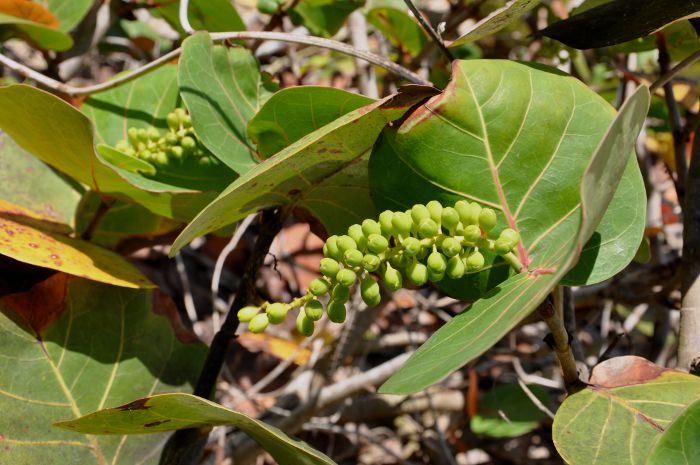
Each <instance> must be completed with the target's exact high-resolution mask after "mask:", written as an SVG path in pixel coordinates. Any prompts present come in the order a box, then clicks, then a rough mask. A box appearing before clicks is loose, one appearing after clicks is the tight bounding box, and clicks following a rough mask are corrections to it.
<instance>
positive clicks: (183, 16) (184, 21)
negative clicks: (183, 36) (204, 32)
mask: <svg viewBox="0 0 700 465" xmlns="http://www.w3.org/2000/svg"><path fill="white" fill-rule="evenodd" d="M189 3H190V2H189V0H180V11H179V13H180V26H182V30H183V31H185V32H186V33H188V34H194V29H193V28H192V25H191V24H190V18H189V17H188V16H187V7H188V6H189Z"/></svg>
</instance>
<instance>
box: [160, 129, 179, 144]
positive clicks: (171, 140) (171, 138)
mask: <svg viewBox="0 0 700 465" xmlns="http://www.w3.org/2000/svg"><path fill="white" fill-rule="evenodd" d="M177 141H178V139H177V136H176V135H175V134H173V133H172V132H168V133H167V134H165V136H164V137H163V142H165V143H166V144H167V145H172V146H174V145H175V144H177Z"/></svg>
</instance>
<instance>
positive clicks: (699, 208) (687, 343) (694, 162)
mask: <svg viewBox="0 0 700 465" xmlns="http://www.w3.org/2000/svg"><path fill="white" fill-rule="evenodd" d="M686 189H687V195H686V197H685V204H684V205H683V257H682V259H681V295H682V303H681V321H680V338H679V343H678V366H679V367H680V368H684V369H691V371H697V365H698V360H699V359H700V127H696V128H695V139H694V141H693V157H692V159H691V162H690V169H689V171H688V179H687V184H686Z"/></svg>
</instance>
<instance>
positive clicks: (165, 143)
mask: <svg viewBox="0 0 700 465" xmlns="http://www.w3.org/2000/svg"><path fill="white" fill-rule="evenodd" d="M166 122H167V123H168V130H167V131H165V133H164V134H162V133H161V131H159V130H158V129H157V128H155V127H150V128H148V129H145V128H134V127H131V128H129V129H128V130H127V140H122V141H120V142H118V143H117V145H116V147H115V148H116V149H117V150H119V151H120V152H122V153H125V154H126V155H129V156H132V157H135V158H138V159H140V160H143V161H145V162H148V163H150V164H151V165H153V166H154V167H155V168H156V169H158V168H164V167H166V166H172V165H178V164H182V163H183V162H184V161H185V160H188V159H192V160H194V161H196V162H197V163H198V164H200V165H202V166H209V165H218V164H219V163H220V162H219V161H218V160H217V159H216V158H215V157H214V156H212V155H211V153H209V151H208V150H207V149H206V148H205V147H204V146H203V145H202V143H201V142H200V141H199V138H198V137H197V135H196V134H195V133H194V129H193V128H192V120H191V118H190V115H189V114H188V113H187V111H186V110H185V109H183V108H176V109H175V110H174V111H173V112H172V113H170V114H168V116H167V118H166Z"/></svg>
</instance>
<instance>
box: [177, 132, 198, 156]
mask: <svg viewBox="0 0 700 465" xmlns="http://www.w3.org/2000/svg"><path fill="white" fill-rule="evenodd" d="M180 145H181V146H182V148H183V149H185V151H186V152H191V151H193V150H194V149H195V148H196V147H197V141H195V140H194V138H192V137H190V136H185V137H183V138H182V140H181V141H180Z"/></svg>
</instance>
